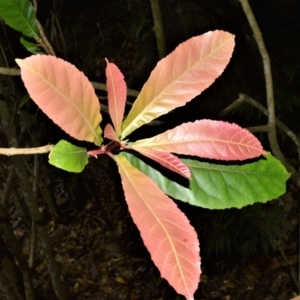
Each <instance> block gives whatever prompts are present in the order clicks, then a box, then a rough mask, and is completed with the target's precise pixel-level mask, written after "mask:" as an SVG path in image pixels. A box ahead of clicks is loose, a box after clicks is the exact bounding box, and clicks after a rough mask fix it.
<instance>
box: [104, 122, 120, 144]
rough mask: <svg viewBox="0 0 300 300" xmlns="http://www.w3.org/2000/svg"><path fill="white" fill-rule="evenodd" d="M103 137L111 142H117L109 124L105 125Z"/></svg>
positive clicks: (116, 137) (117, 139)
mask: <svg viewBox="0 0 300 300" xmlns="http://www.w3.org/2000/svg"><path fill="white" fill-rule="evenodd" d="M104 137H105V138H107V139H109V140H112V141H119V138H118V136H117V134H116V132H115V130H114V129H113V127H112V126H111V124H109V123H108V124H106V126H105V128H104Z"/></svg>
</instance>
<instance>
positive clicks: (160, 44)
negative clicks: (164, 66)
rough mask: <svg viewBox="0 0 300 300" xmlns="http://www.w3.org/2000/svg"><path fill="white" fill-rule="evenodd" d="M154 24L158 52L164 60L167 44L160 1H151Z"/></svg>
mask: <svg viewBox="0 0 300 300" xmlns="http://www.w3.org/2000/svg"><path fill="white" fill-rule="evenodd" d="M150 4H151V10H152V16H153V23H154V32H155V36H156V43H157V50H158V56H159V59H162V58H163V57H165V56H166V44H165V35H164V28H163V23H162V18H161V12H160V6H159V0H150Z"/></svg>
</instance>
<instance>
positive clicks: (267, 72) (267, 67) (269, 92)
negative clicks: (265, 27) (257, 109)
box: [239, 0, 286, 165]
mask: <svg viewBox="0 0 300 300" xmlns="http://www.w3.org/2000/svg"><path fill="white" fill-rule="evenodd" d="M239 1H240V3H241V5H242V7H243V10H244V13H245V15H246V17H247V19H248V22H249V25H250V27H251V29H252V31H253V33H254V38H255V40H256V44H257V46H258V50H259V52H260V55H261V57H262V61H263V68H264V76H265V81H266V97H267V106H268V119H269V124H270V126H271V128H272V130H270V131H268V136H269V142H270V146H271V148H272V151H273V153H274V155H275V156H276V157H277V158H278V159H279V160H280V161H281V162H282V163H283V164H284V165H286V161H285V158H284V156H283V154H282V153H281V151H280V149H279V146H278V142H277V136H276V126H275V108H274V95H273V82H272V73H271V64H270V57H269V54H268V52H267V50H266V47H265V44H264V41H263V37H262V34H261V31H260V29H259V27H258V25H257V22H256V20H255V17H254V15H253V12H252V10H251V7H250V5H249V2H248V0H239Z"/></svg>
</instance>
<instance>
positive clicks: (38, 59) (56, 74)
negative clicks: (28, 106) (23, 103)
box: [16, 54, 102, 145]
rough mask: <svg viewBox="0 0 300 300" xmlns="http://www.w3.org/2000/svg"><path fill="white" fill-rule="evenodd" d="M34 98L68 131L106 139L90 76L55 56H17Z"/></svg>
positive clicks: (92, 139)
mask: <svg viewBox="0 0 300 300" xmlns="http://www.w3.org/2000/svg"><path fill="white" fill-rule="evenodd" d="M16 62H17V64H18V65H19V66H20V68H21V77H22V80H23V81H24V84H25V87H26V89H27V90H28V93H29V94H30V96H31V98H32V100H33V101H34V102H35V103H36V104H37V105H38V107H39V108H40V109H41V110H42V111H43V112H44V113H45V114H46V115H47V116H48V117H49V118H51V119H52V120H53V122H54V123H56V124H57V125H58V126H60V127H61V128H62V129H63V130H64V131H65V132H67V133H68V134H69V135H71V136H72V137H74V138H75V139H78V140H84V141H88V142H93V143H95V144H96V145H100V144H101V142H102V138H101V133H102V130H101V128H100V125H99V124H100V122H101V119H102V118H101V114H100V104H99V101H98V98H97V96H96V94H95V91H94V88H93V86H92V84H91V83H90V82H89V80H88V79H87V78H86V76H85V75H84V74H83V73H82V72H80V71H79V70H78V69H77V68H76V67H75V66H74V65H72V64H70V63H68V62H66V61H64V60H62V59H60V58H57V57H54V56H48V55H39V54H38V55H32V56H30V57H28V58H26V59H23V60H21V59H16Z"/></svg>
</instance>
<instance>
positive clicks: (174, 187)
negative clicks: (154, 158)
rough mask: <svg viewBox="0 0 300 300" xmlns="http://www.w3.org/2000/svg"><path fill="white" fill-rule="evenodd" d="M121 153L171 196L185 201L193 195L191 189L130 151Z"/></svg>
mask: <svg viewBox="0 0 300 300" xmlns="http://www.w3.org/2000/svg"><path fill="white" fill-rule="evenodd" d="M121 154H122V155H123V156H125V157H126V158H127V160H128V161H129V162H130V163H131V164H132V165H133V166H135V167H136V168H137V169H139V170H140V171H142V172H143V173H144V174H146V175H147V176H149V177H150V178H152V179H153V180H154V181H155V183H156V184H157V185H158V186H159V187H160V189H161V190H163V191H164V192H165V193H166V194H168V195H169V196H171V197H173V198H175V199H178V200H181V201H183V202H188V201H187V199H191V198H192V197H193V193H192V191H191V190H190V189H188V188H186V187H184V186H182V185H180V184H178V183H177V182H174V181H171V180H170V179H169V178H167V177H166V176H164V175H163V174H162V173H161V172H159V171H157V170H156V169H155V168H153V167H151V166H149V165H148V164H146V163H145V162H144V161H143V160H142V159H140V158H139V157H137V156H135V155H133V154H131V153H129V152H122V153H121ZM184 199H186V200H184Z"/></svg>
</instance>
